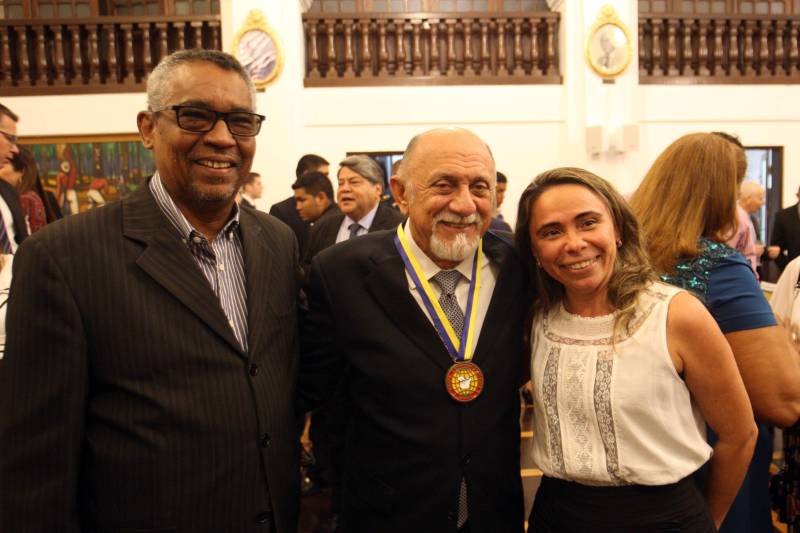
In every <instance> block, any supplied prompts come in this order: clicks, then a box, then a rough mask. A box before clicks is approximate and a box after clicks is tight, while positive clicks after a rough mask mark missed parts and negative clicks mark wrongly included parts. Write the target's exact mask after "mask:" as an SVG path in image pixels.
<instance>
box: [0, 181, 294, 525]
mask: <svg viewBox="0 0 800 533" xmlns="http://www.w3.org/2000/svg"><path fill="white" fill-rule="evenodd" d="M240 227H241V236H242V242H243V254H244V263H245V276H246V286H247V294H248V301H247V309H248V324H249V331H248V343H249V350H248V352H247V353H245V352H243V351H242V350H241V348H240V347H239V345H238V343H237V342H236V339H235V337H234V335H233V331H232V329H231V328H230V326H229V325H228V322H227V319H226V317H225V315H224V313H223V311H222V308H221V306H220V304H219V300H218V299H217V297H216V296H215V294H214V292H213V291H212V290H211V288H210V285H209V284H208V282H207V281H206V279H205V278H204V277H203V274H202V272H201V271H200V269H199V267H198V266H197V264H196V263H195V262H194V259H193V258H192V256H191V254H190V252H189V250H188V249H187V248H186V246H185V245H184V244H183V243H182V242H181V240H180V238H179V237H178V235H177V234H176V232H175V231H174V229H173V226H172V225H171V224H170V223H169V222H168V220H167V218H166V217H165V216H164V215H163V214H162V212H161V211H160V209H159V208H158V206H157V205H156V203H155V200H154V199H153V197H152V195H151V193H150V190H149V187H142V188H141V189H140V190H139V191H137V192H136V193H134V194H133V195H131V196H130V197H128V198H127V199H125V200H123V201H122V202H118V203H114V204H109V205H107V206H105V207H101V208H99V209H94V210H92V211H91V212H88V213H84V214H80V215H75V216H71V217H67V218H66V219H62V220H60V221H58V222H56V223H53V224H50V225H48V226H47V227H46V228H44V229H42V230H41V231H39V232H37V233H36V234H34V235H33V236H32V237H29V238H28V240H27V241H26V242H25V243H24V244H23V246H22V247H20V249H19V251H18V253H17V255H16V258H15V260H14V265H15V266H14V279H13V284H12V288H11V298H10V300H9V309H8V317H9V319H8V322H7V328H8V329H7V331H8V338H7V345H6V353H5V358H4V359H3V360H2V361H0V405H3V406H4V407H3V409H0V479H2V486H3V487H5V488H4V489H3V490H0V531H3V532H12V531H13V532H15V533H22V532H44V531H59V532H78V531H102V532H115V533H121V532H129V531H134V530H135V531H137V532H145V531H151V530H152V531H159V532H165V531H175V532H185V533H198V532H209V533H212V532H213V533H219V532H223V531H224V532H234V531H235V532H256V531H269V529H268V527H269V526H268V522H269V521H270V517H269V514H265V513H269V511H272V512H273V513H274V521H275V523H276V524H277V531H281V532H284V533H295V532H296V531H297V512H298V503H299V502H298V498H297V496H298V490H299V487H298V472H299V465H298V451H297V449H298V448H297V437H296V433H295V431H294V429H293V405H294V394H295V379H296V371H297V358H296V350H297V334H296V326H297V314H296V301H297V281H296V279H297V278H296V272H297V259H296V258H297V248H296V246H297V245H296V244H295V239H294V237H293V236H292V234H291V231H289V229H288V228H286V226H284V225H283V224H281V223H279V222H278V221H277V220H275V219H273V218H271V217H269V216H268V215H266V214H259V213H256V212H254V211H251V210H247V209H245V210H242V211H241V217H240ZM11 487H13V490H12V489H11ZM259 521H262V522H267V524H259V523H258V522H259Z"/></svg>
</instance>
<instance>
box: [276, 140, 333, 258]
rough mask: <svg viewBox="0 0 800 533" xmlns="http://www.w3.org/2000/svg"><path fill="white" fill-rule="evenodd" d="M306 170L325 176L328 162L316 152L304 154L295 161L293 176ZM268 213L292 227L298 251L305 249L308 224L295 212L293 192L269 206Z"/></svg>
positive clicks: (297, 175) (295, 204)
mask: <svg viewBox="0 0 800 533" xmlns="http://www.w3.org/2000/svg"><path fill="white" fill-rule="evenodd" d="M308 172H321V173H323V174H325V175H326V176H327V175H328V162H327V161H326V160H325V159H324V158H322V157H320V156H318V155H316V154H306V155H304V156H303V157H301V158H300V160H299V161H298V162H297V168H296V169H295V171H294V174H295V177H296V178H298V179H299V178H300V176H302V175H303V174H306V173H308ZM269 214H270V215H272V216H274V217H275V218H277V219H278V220H280V221H281V222H283V223H284V224H286V225H287V226H289V227H290V228H292V231H294V234H295V236H296V237H297V244H298V245H299V246H300V251H303V250H305V246H306V243H307V242H308V224H307V223H306V222H304V221H303V219H302V218H300V215H299V214H298V213H297V203H296V201H295V198H294V194H292V196H290V197H289V198H286V199H285V200H281V201H280V202H278V203H277V204H274V205H273V206H272V207H270V208H269Z"/></svg>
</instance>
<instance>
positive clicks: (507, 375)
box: [299, 231, 530, 533]
mask: <svg viewBox="0 0 800 533" xmlns="http://www.w3.org/2000/svg"><path fill="white" fill-rule="evenodd" d="M394 236H395V232H394V231H381V232H377V233H373V234H370V235H365V236H363V237H359V238H358V239H354V240H351V241H347V242H344V243H341V244H338V245H336V246H333V247H330V248H328V249H327V250H324V251H323V252H321V253H320V254H319V255H317V257H316V258H315V259H314V261H313V262H312V276H311V283H310V286H309V304H310V309H309V311H308V315H307V317H306V319H305V320H304V328H303V333H302V334H301V345H302V348H301V363H300V382H299V390H300V392H301V398H302V399H303V401H304V403H305V404H306V405H307V406H311V405H313V404H314V403H315V402H318V401H320V400H321V399H322V398H324V397H326V395H328V394H330V391H331V390H332V389H333V388H334V387H336V386H337V385H338V384H341V386H342V388H343V390H344V392H345V394H346V395H347V396H348V399H349V400H350V403H351V404H352V406H353V407H352V413H351V421H350V424H349V427H348V433H347V441H346V448H345V468H344V479H343V480H342V492H343V494H342V500H343V501H342V505H343V516H342V519H343V524H344V531H347V532H348V533H353V532H355V533H360V532H364V533H367V532H369V533H372V532H376V531H380V532H381V533H395V532H396V533H400V532H403V533H407V532H409V531H411V532H415V531H417V532H429V531H430V532H434V531H435V532H437V533H455V531H456V505H457V498H458V489H459V483H460V480H461V478H462V476H463V477H465V478H466V481H467V487H468V489H467V490H468V501H469V521H470V527H471V532H472V533H495V532H500V531H502V532H503V533H515V532H518V533H521V532H522V529H523V521H524V518H525V517H524V516H523V502H522V483H521V479H520V427H519V395H518V386H519V380H520V368H521V364H522V363H523V359H524V352H525V350H524V343H523V340H522V337H523V335H522V330H523V321H524V317H525V314H526V311H527V308H528V306H529V304H530V301H529V299H528V298H527V297H526V296H525V294H526V281H525V278H524V276H523V273H522V269H521V267H520V264H519V261H518V258H517V255H516V252H515V250H514V249H513V248H512V246H511V245H510V244H509V243H507V242H505V241H503V240H501V239H500V238H499V237H497V236H495V235H492V234H487V236H486V237H485V238H484V250H485V252H486V255H487V256H488V257H489V258H490V259H491V260H492V261H494V262H496V264H497V265H498V268H499V272H498V277H497V285H496V286H495V290H494V294H493V296H492V300H491V302H490V306H489V310H488V313H487V315H486V319H485V321H484V323H483V327H482V328H481V331H480V336H479V340H478V344H477V348H476V352H475V356H474V359H473V361H474V362H475V363H476V364H477V365H478V366H479V367H480V368H481V369H482V370H483V372H484V375H485V379H486V385H485V388H484V390H483V392H482V393H481V395H480V396H478V398H476V399H475V400H474V401H472V402H470V403H467V404H463V405H462V404H459V403H457V402H456V401H454V400H453V399H452V398H450V396H449V395H448V394H447V392H446V390H445V386H444V380H445V373H446V372H447V370H448V368H449V367H450V366H451V365H452V364H453V361H452V360H451V359H450V356H449V354H448V353H447V351H446V350H445V348H444V345H443V344H442V341H441V340H440V339H439V337H438V335H437V333H436V331H435V330H434V328H433V326H432V325H431V323H430V322H429V321H428V318H427V317H426V315H425V314H424V312H423V311H422V310H421V309H420V307H419V305H417V303H416V301H415V300H414V298H413V297H412V296H411V293H410V292H409V289H408V283H407V281H406V274H405V269H404V265H403V262H402V260H401V259H400V256H399V254H398V252H397V250H396V248H395V245H394ZM524 363H526V364H530V362H529V361H524Z"/></svg>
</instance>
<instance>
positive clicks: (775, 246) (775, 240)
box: [767, 189, 800, 272]
mask: <svg viewBox="0 0 800 533" xmlns="http://www.w3.org/2000/svg"><path fill="white" fill-rule="evenodd" d="M797 199H798V200H800V189H798V190H797ZM767 254H768V255H769V258H770V259H774V260H775V263H776V264H777V265H778V270H779V271H780V272H783V269H784V268H786V265H788V264H789V261H791V260H792V259H794V258H795V257H797V256H798V255H800V202H798V203H796V204H794V205H792V206H790V207H787V208H785V209H781V210H780V211H778V212H777V213H775V221H774V223H773V224H772V237H771V238H770V246H769V248H767Z"/></svg>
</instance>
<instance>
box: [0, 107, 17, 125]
mask: <svg viewBox="0 0 800 533" xmlns="http://www.w3.org/2000/svg"><path fill="white" fill-rule="evenodd" d="M2 115H5V116H7V117H8V118H10V119H11V120H13V121H14V122H19V116H18V115H17V114H16V113H14V112H13V111H11V110H10V109H9V108H7V107H6V106H4V105H3V104H0V116H2Z"/></svg>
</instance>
